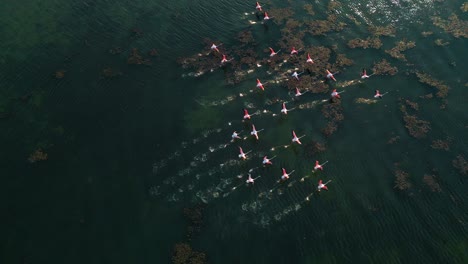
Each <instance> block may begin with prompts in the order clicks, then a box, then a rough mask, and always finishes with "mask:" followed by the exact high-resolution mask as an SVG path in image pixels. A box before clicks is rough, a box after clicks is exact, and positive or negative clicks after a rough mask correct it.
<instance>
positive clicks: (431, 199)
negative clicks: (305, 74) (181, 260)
mask: <svg viewBox="0 0 468 264" xmlns="http://www.w3.org/2000/svg"><path fill="white" fill-rule="evenodd" d="M307 3H308V4H311V5H312V6H313V10H314V12H315V15H313V16H311V15H308V14H307V13H306V11H305V10H304V5H305V4H307ZM462 4H463V1H450V2H448V1H447V2H439V1H430V0H419V1H389V0H367V1H361V2H359V3H356V1H341V6H340V7H338V8H337V9H336V10H334V11H333V12H332V13H336V14H337V16H338V21H340V22H344V23H346V24H347V26H346V27H344V29H343V30H342V31H339V32H329V33H326V35H324V36H313V35H311V34H309V33H306V34H305V35H304V37H303V39H302V41H303V43H304V46H305V48H307V49H310V48H312V47H317V46H323V47H326V48H328V49H330V50H331V56H330V60H329V61H328V62H323V63H329V64H330V65H331V64H333V63H334V62H335V57H336V55H337V54H345V55H346V57H347V58H350V59H352V60H353V62H354V64H353V65H351V66H345V67H340V69H339V71H340V73H339V74H337V75H336V78H337V79H338V82H337V83H328V84H329V85H330V89H331V88H332V87H334V88H337V89H338V90H346V92H345V93H344V94H342V100H341V105H342V107H343V116H344V120H343V121H342V122H340V123H339V124H338V128H337V131H336V132H335V133H334V134H333V135H331V136H330V137H326V136H324V135H323V133H322V132H321V129H322V128H323V127H325V125H326V123H327V120H326V119H325V117H323V113H322V107H323V106H324V105H326V104H328V102H322V100H325V99H327V98H328V97H329V93H330V92H329V91H327V92H325V93H317V94H314V93H307V94H305V95H304V96H302V97H301V98H300V99H299V100H298V101H292V100H291V99H290V96H289V95H288V91H287V89H286V88H285V85H286V84H285V83H284V82H283V83H273V80H275V79H277V78H278V77H280V76H284V75H282V73H283V72H286V71H287V70H290V69H292V68H293V67H294V66H293V65H292V63H291V62H287V63H285V64H284V65H283V66H281V67H280V68H278V70H274V69H271V68H269V67H268V65H267V63H265V61H264V59H265V57H268V52H266V51H265V49H267V48H268V47H269V46H271V47H274V48H275V49H279V48H280V38H281V36H282V35H283V36H284V34H285V31H282V30H284V28H285V24H284V23H283V22H280V21H276V22H275V18H273V19H272V21H270V22H268V23H269V24H268V25H267V27H265V26H264V25H262V24H260V23H258V21H257V18H256V16H255V13H254V12H255V9H254V2H245V1H225V0H219V1H171V2H168V1H166V2H164V1H153V2H151V1H89V0H86V1H78V2H77V1H50V0H49V1H28V2H27V3H17V2H15V1H7V2H6V3H5V4H4V5H2V7H0V14H1V16H0V17H1V18H0V21H1V22H2V23H1V24H0V32H1V36H2V41H1V42H0V47H1V49H0V67H1V70H0V92H1V97H0V98H1V101H0V117H1V119H0V125H1V129H0V131H1V132H0V133H1V137H0V138H1V140H2V142H1V143H2V144H1V146H2V151H1V152H0V155H1V159H0V160H1V162H2V163H1V166H0V169H1V175H2V176H3V177H2V181H3V182H2V184H1V191H0V193H1V194H2V196H1V201H2V202H0V206H1V207H0V209H1V210H2V212H3V214H2V216H3V217H2V220H3V221H2V223H3V224H2V229H1V234H2V240H1V244H0V245H1V254H0V260H1V262H2V263H46V262H47V263H58V262H62V263H63V262H67V263H171V257H172V254H173V252H174V245H175V244H177V243H182V242H183V243H188V244H190V245H191V246H192V248H193V249H194V250H196V251H200V252H205V253H206V256H207V260H208V262H209V263H467V262H468V255H467V253H466V252H467V251H466V248H468V236H467V234H468V232H467V231H468V230H467V223H468V214H467V212H468V210H467V209H468V208H467V205H466V201H467V192H466V190H467V189H466V188H467V186H466V184H467V176H466V174H463V173H462V172H460V170H458V169H457V168H455V167H454V166H453V164H452V163H453V160H455V159H456V157H457V156H459V155H462V156H464V157H465V158H468V153H467V152H468V151H467V146H468V138H467V137H466V135H467V129H468V120H467V114H466V103H467V99H466V96H467V95H468V93H467V86H466V84H467V82H468V80H467V74H466V72H467V69H468V65H467V62H466V50H467V47H468V45H467V40H466V37H463V36H462V37H458V38H457V37H455V36H453V35H452V34H450V33H447V32H445V31H444V30H443V29H442V28H440V27H437V26H435V25H434V24H433V21H432V20H431V18H432V17H434V16H437V17H440V18H442V19H444V20H447V19H448V17H449V16H450V15H451V14H453V13H454V14H456V15H457V16H458V18H459V19H460V20H462V21H464V23H465V24H466V21H467V18H468V17H467V13H466V12H463V10H462V9H461V8H460V7H461V6H462ZM262 5H264V9H265V10H267V11H268V10H274V9H277V8H290V9H291V10H293V11H294V12H295V13H294V15H293V16H292V17H290V18H293V19H295V20H297V21H310V20H312V21H313V20H317V19H319V20H323V19H326V17H327V15H328V14H327V12H328V11H327V7H328V5H329V1H326V2H321V1H313V2H310V1H269V2H266V3H263V2H262ZM273 13H274V11H273ZM270 14H271V13H270ZM351 16H352V17H354V19H355V21H357V22H358V23H355V22H353V20H352V19H350V17H351ZM249 21H253V22H257V23H255V24H251V23H250V22H249ZM369 25H377V26H387V25H392V26H394V27H395V29H396V33H395V37H386V36H382V37H380V39H381V41H382V43H383V46H382V47H381V48H380V49H372V48H368V49H359V48H358V49H351V48H349V47H347V45H346V44H347V42H348V41H349V40H351V39H354V38H362V39H365V38H367V37H368V36H370V35H371V34H370V33H369V30H368V26H369ZM135 29H136V30H135ZM301 29H302V30H303V29H304V28H301ZM245 30H247V31H250V32H251V33H252V35H253V38H254V39H255V42H256V45H255V46H254V47H253V49H254V51H255V61H257V62H261V64H262V67H259V68H257V67H247V68H243V69H242V72H246V71H247V70H248V69H251V70H253V72H251V73H246V74H245V76H243V77H242V79H241V80H240V81H239V82H238V83H235V84H232V83H230V82H229V80H230V79H229V78H230V77H231V74H233V73H234V72H236V68H234V67H233V66H232V65H235V64H232V65H231V66H227V67H225V68H217V67H214V70H213V72H207V73H204V74H203V75H201V76H198V77H194V76H191V73H194V72H196V71H195V70H193V69H184V68H183V67H182V65H180V64H179V63H178V61H180V60H181V58H182V59H183V58H187V57H191V56H194V55H196V54H198V53H202V57H201V58H202V60H203V59H206V60H208V59H210V58H212V56H213V55H203V54H206V53H208V51H209V45H207V44H206V43H205V42H204V40H205V39H211V40H213V41H215V42H217V43H219V42H222V43H223V45H222V46H221V47H220V48H221V49H224V50H226V51H227V52H228V55H229V54H239V53H240V52H241V51H242V50H243V49H245V47H241V45H240V43H239V42H238V41H237V35H238V33H239V32H241V31H245ZM461 30H462V31H463V30H464V32H465V36H466V30H467V28H466V26H465V27H462V28H461ZM140 31H141V32H142V34H138V33H136V32H140ZM422 31H431V32H433V34H432V35H429V36H427V37H424V36H423V35H422V34H421V32H422ZM402 39H403V40H407V41H414V42H415V44H416V46H415V47H414V48H412V49H409V50H407V51H403V52H402V53H403V54H404V55H405V56H406V59H407V61H401V60H398V59H395V58H392V57H391V56H390V55H389V54H387V53H385V50H388V49H391V48H392V47H394V46H395V42H397V41H399V40H402ZM436 39H442V40H443V41H444V42H449V44H448V45H446V46H438V45H436V44H435V43H434V41H435V40H436ZM252 45H253V44H252ZM333 45H336V46H334V47H333ZM116 47H119V49H116ZM249 47H250V46H249ZM133 48H137V49H138V50H139V51H140V54H141V55H142V56H143V57H144V58H148V59H150V60H151V62H152V65H151V66H146V65H130V64H128V63H127V60H128V57H129V56H130V54H131V50H132V49H133ZM151 49H156V50H157V53H158V54H157V55H156V56H154V57H153V56H150V55H149V51H150V50H151ZM333 49H335V50H336V51H334V50H333ZM110 50H114V51H115V50H121V51H122V52H121V53H118V54H115V52H110ZM286 51H287V50H285V49H284V48H283V52H286ZM300 56H301V58H305V55H304V53H300ZM234 58H235V59H236V60H239V59H240V58H239V57H236V56H234ZM284 58H287V56H286V57H284ZM381 59H386V60H387V61H388V62H389V63H390V64H391V65H392V66H395V67H397V68H398V74H396V75H394V76H386V75H374V76H372V77H371V78H369V79H368V80H364V81H363V82H361V83H357V84H353V85H350V86H346V87H344V88H341V87H340V85H343V84H344V82H346V81H351V80H359V72H360V71H361V69H362V68H364V67H365V68H367V69H368V72H372V70H371V68H372V65H373V64H374V63H375V62H378V61H380V60H381ZM215 65H216V64H215ZM109 68H110V69H112V72H114V73H116V76H114V77H106V76H105V74H104V72H103V71H104V70H105V69H109ZM60 70H63V71H64V76H63V78H57V77H55V72H56V71H60ZM416 71H418V72H424V73H427V74H429V75H430V76H432V78H434V79H437V80H440V81H443V82H444V83H445V84H446V85H447V86H449V87H450V90H449V92H448V96H447V98H446V100H447V102H446V108H445V109H441V108H440V106H441V104H443V99H440V98H436V97H434V98H432V99H422V98H420V97H419V96H422V95H425V94H428V93H431V92H432V93H434V94H435V92H436V90H435V88H433V87H430V86H428V85H426V84H423V83H420V82H419V81H418V78H417V76H416V75H415V72H416ZM237 72H240V71H239V70H237ZM256 78H260V79H261V80H262V82H263V83H264V84H265V86H266V91H265V92H264V93H260V92H257V91H255V86H254V85H255V79H256ZM375 89H379V90H381V91H382V92H383V91H385V92H387V91H388V92H389V94H388V95H385V96H384V97H383V99H382V100H379V101H378V102H377V103H375V104H360V103H356V101H355V100H356V99H357V98H370V99H373V98H372V95H373V94H374V90H375ZM250 90H254V92H250ZM239 93H243V94H245V96H244V97H239ZM276 98H277V99H279V100H287V101H288V108H292V107H294V106H296V107H297V108H299V107H300V106H301V105H302V108H303V109H296V110H294V111H291V112H290V113H289V115H288V116H287V118H280V117H277V116H272V114H273V113H277V114H278V113H279V110H280V104H279V103H272V100H273V99H276ZM400 98H403V102H404V100H406V99H408V100H411V101H413V102H417V103H418V105H419V110H418V111H413V110H408V112H409V113H410V114H413V113H414V114H415V115H416V116H417V117H418V118H419V119H422V120H426V121H429V122H430V127H431V129H430V130H429V132H428V133H427V134H426V136H425V137H424V138H421V139H417V138H414V137H412V136H411V135H410V134H409V133H408V130H407V129H406V128H405V123H404V121H403V115H402V112H401V111H400V107H401V105H402V101H400V100H399V99H400ZM231 99H232V100H231ZM229 100H231V101H229ZM313 102H314V103H313ZM304 106H306V107H304ZM244 107H247V108H249V111H250V113H254V112H256V111H260V112H262V111H263V110H266V111H267V113H262V114H259V115H258V116H253V117H252V123H254V124H255V125H256V127H257V129H265V130H264V131H262V132H260V133H259V136H260V140H259V141H258V142H255V141H254V140H252V139H250V138H249V139H246V140H242V141H239V142H237V143H234V144H228V145H227V146H225V144H227V143H229V140H230V135H231V133H232V131H233V130H238V131H240V130H243V133H242V134H243V135H244V136H245V135H246V134H247V132H248V131H249V130H250V127H249V125H250V123H242V122H240V119H241V118H242V108H244ZM407 108H408V109H409V107H408V106H407ZM228 122H231V125H229V124H228ZM291 129H295V131H296V132H297V134H298V135H303V134H305V135H306V136H305V137H304V138H303V139H302V141H303V143H304V144H303V145H302V146H290V147H288V148H281V147H279V148H276V149H275V151H271V148H272V147H276V146H282V145H287V144H288V143H289V141H290V131H291ZM394 137H399V138H398V140H397V141H396V142H395V143H393V144H389V143H388V141H389V140H390V139H391V138H394ZM447 137H450V138H451V144H450V149H449V150H448V151H445V150H440V149H434V148H432V147H431V144H432V141H433V140H439V139H441V140H445V139H446V138H447ZM313 141H314V142H320V143H322V144H324V145H325V146H326V150H325V151H324V152H320V153H314V154H311V153H310V152H309V151H307V150H306V149H307V146H308V144H310V143H311V142H313ZM238 146H241V147H242V148H243V149H244V150H245V151H247V150H252V151H253V152H252V153H251V158H250V159H249V160H247V161H245V162H239V160H238V158H237V154H238V150H237V147H238ZM38 149H42V150H43V151H44V152H46V153H47V154H48V156H47V160H44V161H37V162H34V163H31V162H30V161H28V158H29V157H30V155H31V154H32V153H34V152H35V151H36V150H38ZM263 155H269V156H273V155H276V156H277V158H275V159H274V160H273V162H274V165H273V166H272V167H270V168H267V169H263V168H259V169H255V170H254V171H253V172H252V175H253V176H255V177H257V176H259V175H260V176H261V177H260V178H258V179H257V181H256V182H255V185H254V186H251V187H247V186H245V185H244V184H243V183H244V181H245V177H246V173H247V172H248V171H249V169H252V168H255V167H258V166H259V165H260V162H261V157H263ZM316 159H318V160H320V161H326V160H328V161H329V163H327V165H325V166H324V171H323V172H319V173H314V174H312V173H311V170H312V168H313V164H314V162H315V160H316ZM395 163H399V164H400V165H398V167H396V166H395ZM220 164H223V166H220ZM281 167H285V168H286V169H287V170H288V171H291V170H295V172H294V174H292V175H291V179H290V182H289V183H288V184H289V185H288V184H282V185H277V184H276V181H277V180H278V179H279V177H280V176H281V172H280V168H281ZM397 168H399V169H401V170H403V171H406V172H407V173H408V175H409V178H408V181H409V182H410V183H411V187H410V188H409V189H407V190H403V191H401V190H398V189H397V188H394V186H395V171H396V169H397ZM238 175H243V178H241V179H239V178H238V177H237V176H238ZM306 175H307V176H308V177H307V178H306V179H305V181H304V182H301V181H299V179H300V178H301V177H304V176H306ZM424 175H435V176H436V178H435V179H436V182H437V183H438V184H439V187H440V191H435V192H434V191H431V188H430V187H429V186H428V185H427V184H426V183H425V182H424V180H423V179H424ZM319 179H323V180H324V181H328V180H332V182H331V183H330V184H329V185H328V186H329V189H330V190H329V191H328V192H324V191H322V192H321V193H317V192H315V188H316V183H317V181H318V180H319ZM233 187H237V188H236V189H235V190H233V189H232V188H233ZM272 188H274V190H273V191H272V192H271V193H270V190H271V189H272ZM311 194H312V195H311ZM309 195H311V196H310V201H309V202H306V201H305V198H306V197H307V196H309ZM197 204H203V205H205V210H204V213H203V225H202V227H201V230H200V232H199V233H197V234H195V235H194V236H193V238H192V239H191V240H190V241H189V240H187V225H189V222H188V220H187V219H186V218H184V216H183V213H182V210H183V208H185V207H192V206H194V205H197Z"/></svg>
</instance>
